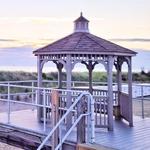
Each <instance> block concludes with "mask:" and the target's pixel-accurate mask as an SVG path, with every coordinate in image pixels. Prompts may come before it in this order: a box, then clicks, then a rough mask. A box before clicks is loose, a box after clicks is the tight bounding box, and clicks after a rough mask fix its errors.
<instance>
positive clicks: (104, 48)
mask: <svg viewBox="0 0 150 150" xmlns="http://www.w3.org/2000/svg"><path fill="white" fill-rule="evenodd" d="M80 17H82V16H80ZM80 17H79V18H80ZM79 18H78V19H79ZM78 19H77V20H78ZM77 20H76V21H77ZM80 21H81V20H80ZM84 21H85V20H84ZM33 53H34V54H35V55H38V54H104V55H123V56H133V55H135V54H136V52H134V51H132V50H129V49H127V48H124V47H122V46H119V45H117V44H114V43H112V42H110V41H107V40H105V39H102V38H100V37H97V36H95V35H93V34H90V33H88V32H74V33H72V34H70V35H68V36H66V37H64V38H62V39H60V40H58V41H56V42H54V43H51V44H49V45H47V46H45V47H43V48H40V49H38V50H36V51H34V52H33Z"/></svg>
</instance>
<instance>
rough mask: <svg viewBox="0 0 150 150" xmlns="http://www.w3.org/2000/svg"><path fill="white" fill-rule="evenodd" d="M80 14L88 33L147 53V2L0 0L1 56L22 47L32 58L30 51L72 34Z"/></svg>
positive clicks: (149, 14)
mask: <svg viewBox="0 0 150 150" xmlns="http://www.w3.org/2000/svg"><path fill="white" fill-rule="evenodd" d="M81 11H82V12H83V15H84V16H85V17H86V18H87V19H88V20H90V27H89V28H90V32H91V33H93V34H95V35H97V36H100V37H102V38H105V39H108V40H111V41H113V42H115V43H117V44H120V45H122V46H125V47H127V48H131V49H140V50H141V49H142V50H150V0H0V53H2V52H3V53H4V52H5V50H6V51H7V54H8V49H9V50H10V49H11V52H13V50H14V48H17V50H18V49H19V50H20V51H19V50H18V52H22V51H23V50H22V49H23V48H24V47H25V49H24V50H27V48H29V50H30V51H31V54H30V58H31V57H32V56H31V55H32V50H33V49H36V48H39V47H41V46H44V45H46V44H48V43H51V42H52V41H54V40H57V39H58V38H61V37H63V36H65V35H67V34H70V33H72V32H73V21H74V20H75V19H76V18H77V17H79V14H80V12H81ZM3 59H4V56H3ZM0 65H1V63H0Z"/></svg>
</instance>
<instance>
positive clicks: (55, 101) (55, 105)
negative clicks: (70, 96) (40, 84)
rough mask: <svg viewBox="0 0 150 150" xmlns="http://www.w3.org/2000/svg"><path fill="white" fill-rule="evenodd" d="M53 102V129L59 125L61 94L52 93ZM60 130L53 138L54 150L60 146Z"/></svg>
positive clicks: (56, 131)
mask: <svg viewBox="0 0 150 150" xmlns="http://www.w3.org/2000/svg"><path fill="white" fill-rule="evenodd" d="M51 100H52V128H54V127H55V126H56V124H57V123H58V109H59V93H58V91H56V90H53V91H52V95H51ZM58 132H59V129H58V128H57V129H56V130H55V132H54V133H53V136H52V150H55V147H56V146H57V145H58V138H59V137H58V135H59V133H58Z"/></svg>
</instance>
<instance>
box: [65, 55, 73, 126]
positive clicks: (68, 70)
mask: <svg viewBox="0 0 150 150" xmlns="http://www.w3.org/2000/svg"><path fill="white" fill-rule="evenodd" d="M65 68H66V74H67V90H71V75H72V64H71V56H70V55H67V60H66V66H65ZM71 104H72V101H71V92H67V108H70V106H71ZM71 123H72V114H69V115H68V116H67V128H70V127H71Z"/></svg>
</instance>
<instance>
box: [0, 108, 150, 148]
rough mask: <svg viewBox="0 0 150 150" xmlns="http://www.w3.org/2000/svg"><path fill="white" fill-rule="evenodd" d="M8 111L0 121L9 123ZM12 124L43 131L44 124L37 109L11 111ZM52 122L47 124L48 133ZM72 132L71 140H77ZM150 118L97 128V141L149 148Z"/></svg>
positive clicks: (98, 142)
mask: <svg viewBox="0 0 150 150" xmlns="http://www.w3.org/2000/svg"><path fill="white" fill-rule="evenodd" d="M6 119H7V117H6V113H0V122H1V123H3V124H7V120H6ZM10 123H11V124H10V125H14V126H19V127H22V128H25V129H29V130H34V131H36V132H41V133H43V124H42V123H38V122H37V118H36V111H35V110H34V111H33V110H21V111H15V112H12V113H11V120H10ZM48 131H50V124H47V126H46V133H48ZM75 137H76V136H75V135H74V134H73V133H72V134H71V135H70V136H69V139H70V140H73V141H74V140H75ZM149 139H150V118H145V119H142V118H140V117H137V116H134V127H129V126H128V125H127V124H126V123H125V122H123V121H114V131H107V130H106V129H100V128H99V129H98V128H96V134H95V142H96V144H100V145H104V146H107V147H111V148H114V149H119V150H122V149H123V150H149V149H150V142H149Z"/></svg>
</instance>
